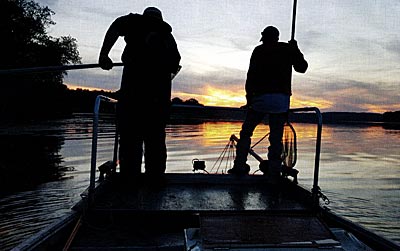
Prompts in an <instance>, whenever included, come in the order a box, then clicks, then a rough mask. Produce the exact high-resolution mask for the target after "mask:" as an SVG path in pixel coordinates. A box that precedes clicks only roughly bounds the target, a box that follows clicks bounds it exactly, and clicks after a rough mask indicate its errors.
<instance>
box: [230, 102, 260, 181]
mask: <svg viewBox="0 0 400 251" xmlns="http://www.w3.org/2000/svg"><path fill="white" fill-rule="evenodd" d="M264 116H265V114H263V113H260V112H256V111H254V110H253V109H248V111H247V114H246V118H245V120H244V122H243V124H242V129H241V130H240V138H239V140H238V142H237V145H236V157H235V160H234V165H233V168H232V169H230V170H229V171H228V172H229V173H235V170H238V172H246V173H248V172H249V170H248V169H249V166H248V165H247V164H246V162H247V156H248V154H249V150H250V145H251V137H252V136H253V132H254V129H255V128H256V127H257V125H258V124H259V123H260V122H261V121H262V119H263V118H264ZM246 170H247V171H246Z"/></svg>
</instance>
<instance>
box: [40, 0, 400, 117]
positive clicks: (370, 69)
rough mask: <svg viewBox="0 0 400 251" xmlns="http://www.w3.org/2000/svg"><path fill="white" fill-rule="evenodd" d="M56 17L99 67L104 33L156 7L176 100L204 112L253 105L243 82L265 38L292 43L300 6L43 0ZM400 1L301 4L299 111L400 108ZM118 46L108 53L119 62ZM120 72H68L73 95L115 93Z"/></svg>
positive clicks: (301, 0)
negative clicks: (166, 30) (172, 61)
mask: <svg viewBox="0 0 400 251" xmlns="http://www.w3.org/2000/svg"><path fill="white" fill-rule="evenodd" d="M36 2H38V3H39V4H40V5H42V6H48V7H49V8H50V9H52V10H53V11H54V12H55V15H53V17H52V19H53V20H54V21H55V22H56V24H55V25H53V26H51V27H50V29H49V30H48V31H49V34H50V35H52V36H56V37H59V36H64V35H70V36H72V37H74V38H76V39H77V43H78V50H79V52H80V55H81V57H82V63H88V64H89V63H97V58H98V53H99V50H100V47H101V44H102V41H103V38H104V34H105V32H106V30H107V29H108V27H109V25H110V24H111V22H112V21H113V20H114V19H115V18H117V17H118V16H121V15H126V14H128V13H130V12H132V13H142V12H143V10H144V9H145V8H146V7H147V6H156V7H158V8H159V9H161V11H162V12H163V17H164V20H165V21H167V22H168V23H169V24H170V25H171V26H172V28H173V35H174V36H175V39H176V41H177V44H178V49H179V51H180V53H181V56H182V60H181V65H182V70H181V72H180V73H179V74H178V76H177V77H176V78H175V79H174V80H173V89H172V91H173V97H180V98H181V99H183V100H186V99H189V98H195V99H197V100H198V101H199V102H200V103H202V104H204V105H211V106H227V107H239V106H242V105H244V104H245V97H244V95H245V93H244V83H245V79H246V72H247V68H248V64H249V59H250V55H251V52H252V50H253V48H254V47H255V46H257V45H258V44H259V40H260V32H261V31H262V30H263V29H264V28H265V27H266V26H268V25H274V26H276V27H277V28H278V29H279V30H280V33H281V36H280V40H281V41H288V40H289V39H290V35H291V21H292V7H293V1H292V0H279V1H271V0H251V1H239V0H225V1H220V0H201V1H196V0H191V1H177V0H168V1H167V0H159V1H133V0H85V1H82V0H37V1H36ZM398 13H400V1H398V0H379V1H378V0H352V1H349V0H298V3H297V20H296V21H297V22H296V35H295V38H296V40H297V41H298V44H299V47H300V49H301V50H302V51H303V53H304V55H305V58H306V60H307V61H308V63H309V69H308V71H307V73H306V74H298V73H294V74H293V96H292V105H291V107H292V108H294V107H303V106H317V107H319V108H320V109H321V110H322V111H324V112H326V111H348V112H386V111H395V110H400V91H399V82H400V66H399V62H400V17H399V15H398ZM123 46H124V41H123V38H120V39H119V40H118V42H117V44H116V45H115V46H114V48H113V50H112V52H111V53H110V56H111V58H112V59H113V60H114V62H120V55H121V53H122V50H123ZM120 78H121V68H114V69H112V70H111V71H103V70H101V69H90V70H76V71H70V72H69V74H68V76H67V77H66V79H65V83H66V84H67V85H69V86H70V87H76V86H80V87H82V88H86V89H90V88H96V89H103V90H112V91H115V90H117V89H118V88H119V85H120Z"/></svg>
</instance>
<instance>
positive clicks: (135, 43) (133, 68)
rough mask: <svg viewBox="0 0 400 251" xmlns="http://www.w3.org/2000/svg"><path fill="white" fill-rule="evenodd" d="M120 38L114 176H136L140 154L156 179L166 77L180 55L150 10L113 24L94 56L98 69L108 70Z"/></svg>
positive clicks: (162, 155) (161, 162)
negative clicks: (117, 170)
mask: <svg viewBox="0 0 400 251" xmlns="http://www.w3.org/2000/svg"><path fill="white" fill-rule="evenodd" d="M120 36H122V37H124V39H125V42H126V46H125V48H124V51H123V54H122V57H121V58H122V62H123V63H124V68H123V74H122V80H121V88H120V90H119V96H118V104H117V123H118V130H119V133H120V144H119V146H120V148H119V164H120V173H121V176H122V177H123V178H124V179H127V180H130V179H131V178H133V177H137V176H138V175H139V174H140V173H141V165H142V157H143V154H144V160H145V173H146V176H147V175H148V176H150V177H151V178H154V179H156V178H157V177H162V175H163V174H164V173H165V171H166V160H167V148H166V142H165V137H166V133H165V127H166V123H167V121H168V119H169V113H170V105H171V74H176V73H177V71H178V68H179V62H180V59H181V56H180V54H179V51H178V48H177V44H176V42H175V39H174V37H173V35H172V28H171V26H170V25H169V24H168V23H166V22H165V21H163V18H162V13H161V11H160V10H159V9H157V8H155V7H148V8H146V9H145V10H144V12H143V14H137V13H135V14H132V13H130V14H128V15H125V16H121V17H118V18H117V19H115V20H114V22H113V23H112V24H111V26H110V27H109V29H108V30H107V33H106V35H105V38H104V42H103V45H102V48H101V51H100V56H99V64H100V66H101V68H102V69H104V70H109V69H111V68H112V64H113V63H112V61H111V59H110V58H109V56H108V53H109V52H110V50H111V48H112V47H113V45H114V44H115V42H116V41H117V39H118V37H120ZM143 147H144V148H143Z"/></svg>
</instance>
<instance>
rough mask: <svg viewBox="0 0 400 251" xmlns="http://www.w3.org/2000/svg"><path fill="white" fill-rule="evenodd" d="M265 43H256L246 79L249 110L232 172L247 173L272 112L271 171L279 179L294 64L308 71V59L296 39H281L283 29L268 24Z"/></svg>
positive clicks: (301, 70)
mask: <svg viewBox="0 0 400 251" xmlns="http://www.w3.org/2000/svg"><path fill="white" fill-rule="evenodd" d="M261 36H262V37H261V40H260V41H261V42H262V44H260V45H258V46H256V47H255V49H254V50H253V52H252V55H251V58H250V65H249V69H248V72H247V79H246V83H245V90H246V100H247V104H246V107H247V113H246V118H245V121H244V122H243V124H242V128H241V131H240V138H239V141H238V143H237V147H236V157H235V160H234V165H233V167H232V169H229V170H228V173H231V174H240V175H242V174H247V173H248V172H249V171H250V166H249V165H248V164H247V163H246V162H247V156H248V153H249V149H250V145H251V137H252V135H253V132H254V129H255V128H256V126H257V125H258V124H259V123H261V121H262V120H263V119H264V117H265V116H266V115H267V114H268V119H269V123H268V124H269V129H270V134H269V138H268V139H269V143H270V145H269V147H268V162H269V167H268V170H262V171H264V174H268V176H269V177H270V178H271V181H274V182H275V181H278V180H279V176H280V172H281V170H280V169H281V165H282V161H283V160H282V150H283V145H282V137H283V129H284V124H285V122H286V120H287V112H288V110H289V106H290V96H291V95H292V86H291V84H292V68H293V69H294V70H295V71H296V72H299V73H305V72H306V70H307V68H308V63H307V61H306V60H305V59H304V56H303V54H302V52H301V51H300V50H299V48H298V46H297V42H296V41H295V40H291V41H289V42H288V43H285V42H279V30H278V29H277V28H276V27H274V26H268V27H266V28H265V29H264V30H263V31H262V32H261Z"/></svg>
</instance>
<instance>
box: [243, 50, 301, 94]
mask: <svg viewBox="0 0 400 251" xmlns="http://www.w3.org/2000/svg"><path fill="white" fill-rule="evenodd" d="M292 66H293V68H294V70H295V71H297V72H300V73H304V72H306V70H307V68H308V63H307V61H306V60H305V59H304V57H303V54H302V53H301V52H300V50H299V49H298V48H297V46H294V45H290V44H288V43H283V42H272V43H263V44H261V45H259V46H257V47H256V48H255V49H254V51H253V53H252V55H251V58H250V66H249V70H248V72H247V79H246V85H245V88H246V95H247V96H248V98H251V97H253V96H256V95H261V94H266V93H283V94H288V95H291V94H292V84H291V83H292Z"/></svg>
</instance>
